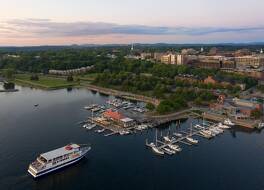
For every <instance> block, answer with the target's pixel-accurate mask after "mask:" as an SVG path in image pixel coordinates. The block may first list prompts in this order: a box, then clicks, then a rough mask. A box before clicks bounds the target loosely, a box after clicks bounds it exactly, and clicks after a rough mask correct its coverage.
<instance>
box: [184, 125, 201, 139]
mask: <svg viewBox="0 0 264 190" xmlns="http://www.w3.org/2000/svg"><path fill="white" fill-rule="evenodd" d="M191 136H192V123H191V131H190V136H189V137H187V138H186V140H187V141H188V142H189V143H191V144H198V140H196V139H193V138H192V137H191Z"/></svg>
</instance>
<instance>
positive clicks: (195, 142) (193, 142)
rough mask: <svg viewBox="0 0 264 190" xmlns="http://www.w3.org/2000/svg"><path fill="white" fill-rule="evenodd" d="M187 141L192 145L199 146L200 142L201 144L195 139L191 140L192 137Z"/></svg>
mask: <svg viewBox="0 0 264 190" xmlns="http://www.w3.org/2000/svg"><path fill="white" fill-rule="evenodd" d="M186 140H187V141H188V142H189V143H191V144H198V142H199V141H198V140H196V139H193V138H191V137H187V138H186Z"/></svg>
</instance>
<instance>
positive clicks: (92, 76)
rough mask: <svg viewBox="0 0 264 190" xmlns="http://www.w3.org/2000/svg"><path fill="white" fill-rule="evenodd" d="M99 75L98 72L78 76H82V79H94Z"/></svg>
mask: <svg viewBox="0 0 264 190" xmlns="http://www.w3.org/2000/svg"><path fill="white" fill-rule="evenodd" d="M96 76H97V73H88V74H85V75H78V78H80V80H84V81H93V80H94V79H95V78H96Z"/></svg>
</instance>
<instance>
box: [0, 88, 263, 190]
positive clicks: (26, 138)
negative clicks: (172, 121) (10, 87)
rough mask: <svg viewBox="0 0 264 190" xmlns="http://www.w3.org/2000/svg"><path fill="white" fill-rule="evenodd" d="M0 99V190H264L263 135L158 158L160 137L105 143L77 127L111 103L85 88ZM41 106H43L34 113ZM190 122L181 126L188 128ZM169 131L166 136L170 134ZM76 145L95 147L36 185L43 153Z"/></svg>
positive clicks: (234, 135)
mask: <svg viewBox="0 0 264 190" xmlns="http://www.w3.org/2000/svg"><path fill="white" fill-rule="evenodd" d="M19 89H20V91H19V92H15V93H0V189H1V190H7V189H12V190H13V189H14V190H18V189H19V190H20V189H21V190H31V189H33V190H35V189H36V190H50V189H56V190H57V189H63V190H72V189H93V190H96V189H116V190H117V189H128V190H130V189H131V190H132V189H133V190H135V189H144V190H148V189H150V190H152V189H153V190H158V189H177V190H191V189H195V190H197V189H203V190H212V189H214V190H227V189H239V190H242V189H245V190H263V189H264V180H263V177H264V135H263V132H247V131H242V130H238V129H235V130H230V131H226V132H225V134H223V135H221V136H219V137H216V138H214V139H212V140H206V139H202V138H198V139H199V140H200V142H199V145H198V146H195V147H187V146H184V145H181V147H182V148H183V151H182V152H181V153H180V154H178V155H174V156H165V157H163V158H161V157H158V156H155V155H154V154H153V153H152V152H151V151H150V150H149V149H147V148H146V147H145V145H144V144H145V139H146V138H149V139H153V137H154V134H155V130H149V131H145V132H142V133H138V134H135V135H130V136H110V137H104V136H103V135H101V134H96V133H94V132H87V131H85V130H83V129H82V128H81V127H79V126H78V125H76V123H77V122H78V121H81V120H84V119H85V118H86V117H87V116H88V115H89V113H88V112H87V111H85V110H84V109H83V106H84V105H87V104H91V103H101V104H102V103H105V101H106V100H107V99H108V97H106V96H101V95H99V94H97V93H92V92H90V91H89V90H86V89H79V90H77V89H76V90H75V89H74V90H72V91H67V90H56V91H42V90H36V89H30V88H24V87H23V88H21V87H19ZM34 104H39V107H34ZM190 122H196V121H191V120H188V121H186V122H185V123H182V126H183V128H184V127H186V126H188V125H189V124H190ZM167 130H168V129H166V128H165V129H162V131H163V134H164V133H166V131H167ZM70 142H76V143H88V142H89V143H91V144H92V150H91V151H90V152H89V154H88V155H87V158H85V159H83V160H82V161H81V162H79V163H78V164H76V165H74V166H72V167H69V168H66V169H64V170H62V171H60V172H57V173H54V174H51V175H48V176H45V177H43V178H40V179H39V180H34V179H33V178H32V177H31V176H30V175H29V174H28V173H27V167H28V164H29V163H30V162H31V161H33V160H34V159H35V158H36V156H37V155H38V154H40V153H42V152H47V151H49V150H52V149H55V148H58V147H61V146H64V145H66V144H67V143H70Z"/></svg>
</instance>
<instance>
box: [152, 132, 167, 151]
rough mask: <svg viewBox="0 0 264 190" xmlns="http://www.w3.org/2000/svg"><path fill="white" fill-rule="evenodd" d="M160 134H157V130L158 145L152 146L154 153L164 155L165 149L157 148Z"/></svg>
mask: <svg viewBox="0 0 264 190" xmlns="http://www.w3.org/2000/svg"><path fill="white" fill-rule="evenodd" d="M157 136H158V134H157V130H156V145H155V146H152V147H151V148H152V150H153V152H154V153H156V154H158V155H164V151H162V150H160V149H159V148H157V138H158V137H157Z"/></svg>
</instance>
